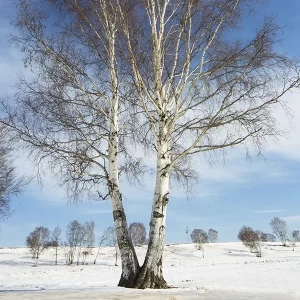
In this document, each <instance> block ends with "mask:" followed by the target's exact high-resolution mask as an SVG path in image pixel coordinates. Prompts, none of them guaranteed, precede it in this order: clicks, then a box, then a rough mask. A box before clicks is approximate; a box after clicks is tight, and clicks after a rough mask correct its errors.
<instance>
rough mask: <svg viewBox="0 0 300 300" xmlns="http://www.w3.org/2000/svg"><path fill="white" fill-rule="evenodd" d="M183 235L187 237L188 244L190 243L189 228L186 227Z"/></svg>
mask: <svg viewBox="0 0 300 300" xmlns="http://www.w3.org/2000/svg"><path fill="white" fill-rule="evenodd" d="M185 233H186V235H187V239H188V243H189V242H190V229H189V226H186V228H185Z"/></svg>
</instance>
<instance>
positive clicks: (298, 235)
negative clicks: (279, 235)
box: [290, 230, 300, 251]
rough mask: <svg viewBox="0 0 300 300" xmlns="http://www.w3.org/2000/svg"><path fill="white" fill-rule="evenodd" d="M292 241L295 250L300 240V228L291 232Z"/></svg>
mask: <svg viewBox="0 0 300 300" xmlns="http://www.w3.org/2000/svg"><path fill="white" fill-rule="evenodd" d="M290 241H291V243H292V246H293V251H295V247H296V245H297V243H298V242H300V232H299V230H293V231H292V232H291V234H290Z"/></svg>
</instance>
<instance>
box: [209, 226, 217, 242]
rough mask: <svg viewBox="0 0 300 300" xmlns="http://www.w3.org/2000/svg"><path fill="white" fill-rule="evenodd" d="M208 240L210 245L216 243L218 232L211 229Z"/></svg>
mask: <svg viewBox="0 0 300 300" xmlns="http://www.w3.org/2000/svg"><path fill="white" fill-rule="evenodd" d="M208 239H209V242H210V243H215V242H217V240H218V231H217V230H215V229H212V228H210V229H209V230H208Z"/></svg>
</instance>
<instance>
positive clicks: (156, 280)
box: [133, 266, 170, 289]
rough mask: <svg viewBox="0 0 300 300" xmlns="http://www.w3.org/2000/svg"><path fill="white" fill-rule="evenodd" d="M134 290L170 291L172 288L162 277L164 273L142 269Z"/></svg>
mask: <svg viewBox="0 0 300 300" xmlns="http://www.w3.org/2000/svg"><path fill="white" fill-rule="evenodd" d="M133 288H136V289H168V288H170V286H169V285H168V284H167V282H166V281H165V279H164V277H163V276H162V272H158V274H157V273H155V272H154V271H153V270H152V269H150V268H146V267H144V266H143V267H142V268H141V272H140V274H139V276H138V278H137V280H136V281H135V283H134V285H133Z"/></svg>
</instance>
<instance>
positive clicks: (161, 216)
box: [153, 211, 164, 218]
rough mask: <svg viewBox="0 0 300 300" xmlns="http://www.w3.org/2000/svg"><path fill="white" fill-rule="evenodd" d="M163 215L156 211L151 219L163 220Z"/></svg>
mask: <svg viewBox="0 0 300 300" xmlns="http://www.w3.org/2000/svg"><path fill="white" fill-rule="evenodd" d="M163 217H164V215H163V214H161V213H159V212H158V211H154V212H153V218H163Z"/></svg>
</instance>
